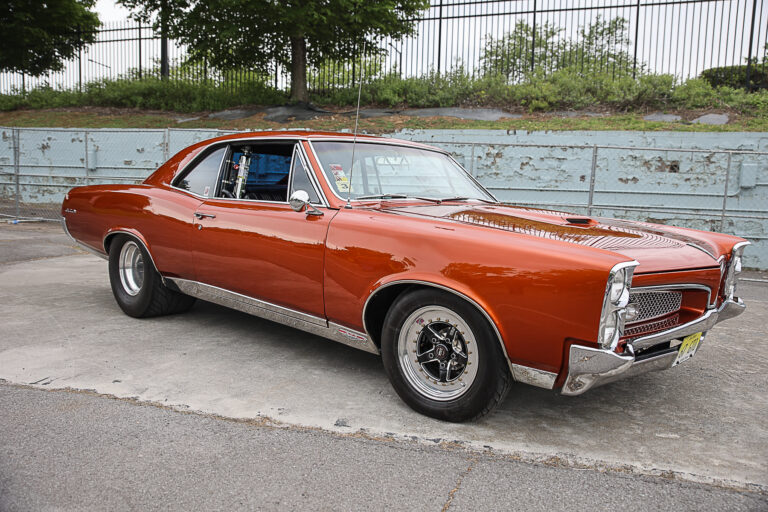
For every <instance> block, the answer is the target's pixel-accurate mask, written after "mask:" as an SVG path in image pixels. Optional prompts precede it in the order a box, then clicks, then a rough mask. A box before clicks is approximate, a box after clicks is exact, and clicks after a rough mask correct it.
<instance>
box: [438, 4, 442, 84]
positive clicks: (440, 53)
mask: <svg viewBox="0 0 768 512" xmlns="http://www.w3.org/2000/svg"><path fill="white" fill-rule="evenodd" d="M442 50H443V0H440V9H439V10H438V11H437V74H438V75H439V74H440V60H441V58H442V55H443V52H442Z"/></svg>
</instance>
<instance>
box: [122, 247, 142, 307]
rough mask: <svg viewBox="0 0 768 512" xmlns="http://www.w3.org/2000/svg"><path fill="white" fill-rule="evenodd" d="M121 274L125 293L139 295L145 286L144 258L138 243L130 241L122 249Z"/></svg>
mask: <svg viewBox="0 0 768 512" xmlns="http://www.w3.org/2000/svg"><path fill="white" fill-rule="evenodd" d="M119 273H120V283H121V284H122V285H123V290H125V293H127V294H128V295H131V296H135V295H137V294H138V293H139V292H140V291H141V287H142V285H143V284H144V256H142V254H141V249H140V248H139V246H138V245H137V244H136V242H133V241H128V242H126V243H125V244H123V247H122V249H120V261H119Z"/></svg>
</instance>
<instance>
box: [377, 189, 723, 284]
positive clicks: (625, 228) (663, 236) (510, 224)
mask: <svg viewBox="0 0 768 512" xmlns="http://www.w3.org/2000/svg"><path fill="white" fill-rule="evenodd" d="M383 210H386V211H389V212H390V213H399V214H407V215H417V216H422V217H432V218H435V219H440V220H444V221H446V222H458V223H462V224H469V225H474V226H482V227H485V228H492V229H498V230H502V231H508V232H513V233H520V234H525V235H530V236H536V237H540V238H547V239H551V240H559V241H562V242H568V243H572V244H578V245H585V246H590V247H594V248H597V249H604V250H607V251H612V252H616V253H619V254H621V255H623V256H626V257H628V258H632V259H635V260H637V261H638V262H640V266H639V267H638V268H637V272H661V271H669V270H681V269H691V268H708V267H716V266H719V263H718V261H717V259H718V258H719V256H720V253H719V250H718V248H717V247H716V246H715V245H714V244H712V243H710V241H708V240H707V239H706V236H702V235H703V234H704V233H703V232H699V231H695V230H687V229H682V228H672V227H667V226H663V225H659V224H650V223H646V222H636V221H627V220H618V219H607V218H599V217H587V216H584V215H574V214H569V213H563V212H557V211H552V210H541V209H534V208H520V207H513V206H503V205H471V204H461V205H456V204H435V205H408V206H389V207H385V208H383Z"/></svg>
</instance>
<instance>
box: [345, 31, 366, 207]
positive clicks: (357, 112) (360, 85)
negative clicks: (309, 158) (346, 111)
mask: <svg viewBox="0 0 768 512" xmlns="http://www.w3.org/2000/svg"><path fill="white" fill-rule="evenodd" d="M365 43H366V41H363V58H365ZM362 92H363V61H360V80H358V87H357V110H355V132H354V135H353V136H352V163H351V164H350V165H349V184H348V185H347V205H346V206H345V208H352V205H351V204H350V200H351V197H352V169H353V168H354V167H355V144H357V121H358V120H359V119H360V94H361V93H362Z"/></svg>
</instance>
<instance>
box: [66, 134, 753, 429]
mask: <svg viewBox="0 0 768 512" xmlns="http://www.w3.org/2000/svg"><path fill="white" fill-rule="evenodd" d="M62 216H63V223H64V228H65V230H66V231H67V232H68V233H69V234H70V235H71V236H72V237H73V238H74V239H75V240H76V241H78V242H80V243H81V244H82V245H83V246H84V247H86V248H88V249H90V250H91V251H93V252H95V253H96V254H98V255H100V256H102V257H104V258H106V259H108V260H109V277H110V281H111V284H112V291H113V293H114V296H115V299H116V300H117V303H118V305H119V306H120V308H122V310H123V311H124V312H125V313H127V314H128V315H131V316H134V317H147V316H153V315H164V314H171V313H180V312H183V311H186V310H188V309H189V308H190V307H191V306H192V304H193V302H194V300H195V298H196V297H197V298H201V299H204V300H207V301H211V302H216V303H219V304H223V305H225V306H229V307H231V308H235V309H238V310H241V311H245V312H248V313H251V314H254V315H257V316H260V317H263V318H266V319H269V320H273V321H276V322H281V323H283V324H287V325H290V326H293V327H296V328H298V329H302V330H304V331H308V332H310V333H313V334H317V335H319V336H323V337H326V338H329V339H331V340H335V341H339V342H341V343H345V344H347V345H351V346H353V347H356V348H359V349H362V350H366V351H369V352H373V353H376V354H381V356H382V359H383V363H384V368H385V370H386V372H387V375H388V376H389V379H390V381H391V383H392V386H393V387H394V389H395V390H396V391H397V393H398V394H399V395H400V397H401V398H402V399H403V400H404V401H405V402H406V403H407V404H408V405H410V406H411V407H412V408H413V409H415V410H417V411H419V412H421V413H424V414H427V415H429V416H433V417H436V418H440V419H444V420H449V421H463V420H468V419H472V418H477V417H479V416H481V415H483V414H486V413H488V412H489V411H490V410H492V409H493V407H494V406H495V405H496V404H498V403H499V402H500V401H501V400H503V398H504V396H505V395H506V393H507V391H508V390H509V388H510V385H511V383H512V381H518V382H523V383H527V384H531V385H534V386H539V387H542V388H547V389H559V390H561V392H562V393H563V394H566V395H578V394H581V393H584V392H585V391H587V390H588V389H590V388H592V387H595V386H597V385H601V384H605V383H606V382H609V381H612V380H615V379H620V378H625V377H629V376H631V375H635V374H638V373H641V372H647V371H651V370H661V369H666V368H670V367H673V366H676V365H678V364H680V363H683V362H685V361H687V360H688V359H690V358H691V357H692V356H693V355H694V354H695V353H696V352H697V349H698V348H699V347H700V346H701V343H702V340H703V339H704V336H705V334H706V333H707V331H709V330H710V329H711V328H712V327H713V326H714V325H715V324H716V323H718V322H720V321H722V320H725V319H728V318H731V317H734V316H736V315H738V314H740V313H741V312H742V311H743V310H744V307H745V306H744V304H743V302H742V301H741V300H740V299H739V298H738V297H737V296H736V293H735V292H736V284H737V279H738V274H739V272H740V271H741V254H742V251H743V249H744V247H745V246H746V245H747V244H748V242H747V241H745V240H744V239H741V238H737V237H734V236H728V235H722V234H716V233H709V232H704V231H696V230H692V229H681V228H675V227H669V226H660V225H654V224H647V223H642V222H630V221H624V220H614V219H605V218H593V217H585V216H582V215H569V214H566V213H560V212H555V211H548V210H539V209H531V208H519V207H514V206H510V205H507V204H502V203H500V202H498V201H497V200H496V199H495V198H494V197H493V196H492V195H491V194H490V193H489V192H487V191H486V190H485V189H484V188H483V187H482V186H481V185H480V184H479V183H478V182H477V181H475V179H474V178H473V177H472V176H470V175H469V174H468V173H467V172H466V171H464V169H462V168H461V166H459V165H458V164H457V163H456V162H455V161H454V160H453V159H452V158H451V156H450V155H449V154H447V153H446V152H444V151H441V150H439V149H436V148H432V147H429V146H424V145H421V144H416V143H411V142H405V141H398V140H393V139H385V138H377V137H369V136H358V137H357V141H356V143H353V137H352V136H351V135H349V134H338V133H316V132H305V131H299V132H259V133H249V134H237V135H232V136H226V137H219V138H216V139H211V140H208V141H205V142H201V143H199V144H195V145H193V146H191V147H189V148H187V149H184V150H183V151H181V152H180V153H178V154H177V155H175V156H174V157H173V158H171V159H170V160H169V161H168V162H166V163H165V164H164V165H162V166H161V167H160V168H159V169H158V170H157V171H156V172H155V173H154V174H152V175H151V176H150V177H148V178H147V179H146V180H144V182H143V183H141V184H139V185H95V186H88V187H78V188H75V189H73V190H71V191H70V192H69V193H68V194H67V196H66V199H65V200H64V203H63V205H62Z"/></svg>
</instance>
